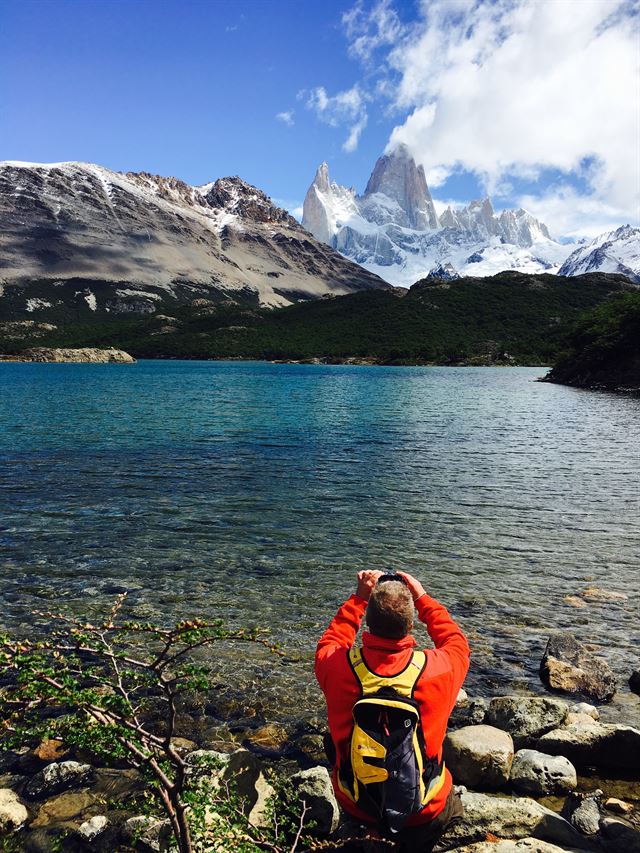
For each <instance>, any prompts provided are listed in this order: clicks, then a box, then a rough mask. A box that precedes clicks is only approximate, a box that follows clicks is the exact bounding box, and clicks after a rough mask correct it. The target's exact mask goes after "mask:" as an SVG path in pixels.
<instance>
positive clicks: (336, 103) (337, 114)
mask: <svg viewBox="0 0 640 853" xmlns="http://www.w3.org/2000/svg"><path fill="white" fill-rule="evenodd" d="M298 99H299V100H303V99H304V100H305V107H306V108H307V109H308V110H311V111H312V112H314V113H315V114H316V116H317V118H318V119H319V120H320V121H322V122H324V123H325V124H328V125H329V126H330V127H342V126H345V125H346V126H348V128H349V135H348V136H347V138H346V140H345V141H344V143H343V146H342V147H343V149H344V150H345V151H348V152H351V151H355V150H356V148H357V147H358V142H359V140H360V134H361V133H362V131H363V130H364V128H365V127H366V124H367V120H368V116H367V108H366V102H367V100H368V96H367V95H365V94H364V93H363V91H362V90H361V88H360V87H359V86H358V85H357V84H356V85H355V86H352V87H351V88H350V89H344V90H343V91H342V92H338V93H337V94H336V95H328V94H327V91H326V89H325V88H324V86H317V87H316V88H315V89H311V90H310V91H309V92H306V91H304V90H303V91H301V92H298Z"/></svg>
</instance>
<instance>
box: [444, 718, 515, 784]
mask: <svg viewBox="0 0 640 853" xmlns="http://www.w3.org/2000/svg"><path fill="white" fill-rule="evenodd" d="M444 760H445V763H446V765H447V767H448V768H449V770H450V771H451V773H452V775H453V778H454V779H455V781H456V782H457V783H459V784H462V785H469V786H470V787H479V788H489V789H492V788H500V787H501V786H502V785H504V784H505V783H506V782H507V781H508V779H509V771H510V770H511V762H512V761H513V741H512V739H511V736H510V735H509V734H507V732H503V731H501V730H500V729H496V728H494V727H493V726H466V727H465V728H462V729H458V730H457V731H455V732H449V734H448V735H447V737H446V739H445V742H444Z"/></svg>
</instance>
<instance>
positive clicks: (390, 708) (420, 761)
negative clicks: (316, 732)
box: [338, 647, 445, 833]
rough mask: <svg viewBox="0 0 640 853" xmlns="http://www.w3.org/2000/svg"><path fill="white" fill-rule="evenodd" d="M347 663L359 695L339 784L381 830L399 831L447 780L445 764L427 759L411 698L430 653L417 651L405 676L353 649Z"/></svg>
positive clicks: (418, 714) (415, 706) (405, 669)
mask: <svg viewBox="0 0 640 853" xmlns="http://www.w3.org/2000/svg"><path fill="white" fill-rule="evenodd" d="M349 663H350V665H351V668H352V670H353V672H354V674H355V676H356V678H357V679H358V682H359V684H360V689H361V696H360V699H358V701H357V702H356V703H355V705H354V706H353V729H352V731H351V738H350V741H349V755H348V756H347V758H346V761H344V762H343V763H342V764H341V765H340V770H339V773H338V785H339V787H340V790H341V791H342V792H343V793H344V794H345V795H346V796H348V797H349V799H351V800H352V801H353V802H354V803H355V804H356V805H357V806H358V807H359V808H360V809H362V811H364V812H366V813H367V814H368V815H370V816H371V817H374V818H375V819H376V820H377V822H378V823H379V825H380V826H381V828H383V829H388V830H389V831H390V832H392V833H396V832H399V831H400V830H401V829H402V828H403V827H404V825H405V823H406V821H407V819H408V818H409V817H410V816H411V815H412V814H415V813H417V812H419V811H421V810H422V809H423V808H424V807H425V806H426V804H427V803H428V802H429V800H431V799H432V798H433V797H434V796H435V795H436V794H437V792H438V791H439V790H440V789H441V787H442V785H443V784H444V781H445V772H444V763H443V762H437V760H435V759H431V760H430V759H428V758H427V753H426V749H425V743H424V737H423V733H422V726H421V722H420V709H419V707H418V703H417V702H415V700H414V699H413V693H414V690H415V686H416V684H417V682H418V679H419V678H420V676H421V674H422V672H423V670H424V668H425V666H426V655H425V653H424V652H419V651H414V652H413V655H412V656H411V659H410V661H409V663H408V664H407V666H406V667H405V668H404V669H403V670H402V672H399V673H397V675H392V676H382V675H377V674H376V673H375V672H372V671H371V670H370V669H369V668H368V666H367V664H366V662H365V660H364V657H363V655H362V652H361V651H360V650H359V649H356V648H355V647H354V648H352V649H350V651H349Z"/></svg>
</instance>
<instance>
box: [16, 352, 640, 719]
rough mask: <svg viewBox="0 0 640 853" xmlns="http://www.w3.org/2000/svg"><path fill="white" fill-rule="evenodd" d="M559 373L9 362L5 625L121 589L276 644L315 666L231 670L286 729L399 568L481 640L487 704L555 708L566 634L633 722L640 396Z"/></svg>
mask: <svg viewBox="0 0 640 853" xmlns="http://www.w3.org/2000/svg"><path fill="white" fill-rule="evenodd" d="M543 372H544V371H543V370H541V369H532V368H511V369H500V368H495V369H494V368H459V369H458V368H435V367H434V368H392V367H351V366H341V367H334V366H326V367H325V366H306V365H273V364H268V363H261V362H240V363H237V362H236V363H231V362H213V363H211V362H169V361H165V362H162V361H155V362H152V361H141V362H139V363H137V364H136V365H133V366H128V365H72V364H62V365H54V364H8V363H5V364H0V388H1V396H0V424H1V428H2V433H1V438H0V461H1V468H0V501H1V504H0V608H1V611H0V626H2V627H6V628H9V629H12V630H15V629H18V628H22V629H24V628H30V626H31V625H32V624H34V623H35V624H37V623H38V622H39V618H38V617H35V616H33V615H32V611H33V610H34V609H43V608H47V609H51V608H57V609H62V610H65V611H68V612H74V613H88V614H92V615H93V616H95V615H96V614H97V613H100V612H104V611H105V610H106V609H107V608H108V607H109V606H110V604H111V603H112V601H113V599H114V596H115V595H116V594H117V593H118V592H119V591H121V590H128V591H129V596H128V603H127V613H128V614H130V615H136V616H141V617H145V618H153V619H156V620H160V621H167V620H173V619H175V618H177V617H183V616H193V615H199V616H204V617H214V616H223V617H224V618H225V619H226V620H227V621H229V622H230V623H231V624H235V625H240V624H247V623H250V624H259V625H262V626H266V627H269V628H270V629H271V631H272V634H273V635H274V637H275V638H276V639H277V640H279V641H280V642H281V643H282V644H283V646H284V648H285V649H286V650H287V652H289V653H290V655H293V656H296V657H297V658H298V661H297V662H295V663H291V662H287V661H283V662H279V661H276V660H271V659H270V658H269V657H268V656H267V657H266V658H265V656H264V655H261V654H259V653H258V652H255V653H253V652H252V651H251V650H250V649H248V648H243V650H242V652H241V653H239V652H238V651H237V650H236V651H234V652H233V653H231V654H227V653H223V654H222V658H221V660H222V662H221V667H222V672H223V674H225V673H226V678H227V679H229V680H231V681H232V682H233V683H234V684H238V685H245V686H246V685H251V687H252V689H255V691H256V695H257V694H258V693H259V694H260V695H261V696H262V697H263V700H261V701H264V702H265V703H266V705H265V707H268V708H270V713H272V714H273V713H276V714H278V713H279V715H280V716H281V717H282V718H285V717H286V716H287V715H288V714H295V713H301V712H303V711H307V710H310V709H313V708H317V707H318V704H319V693H318V691H317V688H316V686H315V684H314V681H313V676H312V672H311V668H312V659H313V649H314V647H315V643H316V641H317V639H318V636H319V634H320V633H321V631H322V630H323V629H324V627H325V626H326V624H327V623H328V621H329V619H330V617H331V615H332V614H333V612H334V611H335V609H336V608H337V607H338V605H339V604H340V603H341V601H342V600H343V599H344V598H346V597H347V595H348V594H349V593H350V592H351V591H352V590H353V589H354V586H355V584H354V579H355V573H356V572H357V571H358V570H359V569H362V568H370V567H375V568H383V567H388V566H390V567H393V568H396V569H405V570H408V571H409V572H411V573H413V574H415V575H416V576H417V577H419V578H420V579H421V580H422V581H423V582H424V584H425V586H426V587H427V589H428V590H429V592H430V593H431V594H433V595H434V596H436V597H437V598H439V599H440V600H442V601H443V602H444V603H445V604H446V605H447V606H448V607H449V609H450V610H451V612H452V613H453V615H454V616H455V617H456V618H457V619H458V621H459V622H460V624H461V625H462V627H463V628H464V630H465V632H466V633H467V635H468V636H469V638H470V641H471V644H472V648H473V665H472V670H471V673H470V675H469V678H468V682H467V688H468V690H469V692H470V693H471V694H474V695H491V694H497V693H504V692H507V691H517V692H528V691H534V692H540V691H541V690H542V688H541V686H540V683H539V679H538V675H537V670H538V666H539V662H540V658H541V655H542V652H543V649H544V646H545V643H546V641H547V639H548V637H549V635H550V634H551V633H553V632H554V631H557V630H559V629H568V630H571V631H573V632H574V633H576V635H577V636H578V637H580V638H581V639H583V640H584V641H586V642H589V643H592V644H594V646H596V647H597V648H598V650H600V651H601V653H602V654H603V655H604V656H605V657H606V659H607V660H608V661H609V663H610V664H611V666H612V667H613V668H614V670H615V671H616V673H617V675H618V677H619V679H620V683H621V692H620V694H619V697H618V699H617V700H616V702H615V703H614V705H613V706H612V707H611V708H610V709H609V710H608V715H609V717H610V718H614V719H615V718H619V719H622V718H624V719H625V720H627V721H630V722H634V721H635V722H638V721H639V720H640V711H639V710H638V708H639V705H640V701H639V700H638V699H637V697H634V696H633V695H632V694H630V693H629V692H628V688H627V686H626V682H627V679H628V677H629V674H630V672H631V671H632V670H633V669H634V668H637V667H638V665H639V658H640V618H639V617H640V611H639V593H640V579H639V574H638V566H639V559H640V512H639V510H640V400H638V399H634V398H629V397H624V396H614V395H607V394H599V393H591V392H586V391H579V390H575V389H570V388H565V387H561V386H556V385H548V384H541V383H537V382H536V381H535V379H536V378H537V377H539V376H540V375H542V373H543ZM590 588H596V591H595V592H594V591H593V589H591V591H589V590H590ZM585 591H586V595H583V594H584V593H585ZM218 654H219V653H218ZM264 697H266V698H264Z"/></svg>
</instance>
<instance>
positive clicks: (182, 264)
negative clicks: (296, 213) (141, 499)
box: [0, 162, 385, 319]
mask: <svg viewBox="0 0 640 853" xmlns="http://www.w3.org/2000/svg"><path fill="white" fill-rule="evenodd" d="M381 287H385V284H384V283H383V282H382V281H380V280H379V279H378V278H376V277H375V276H373V275H372V274H370V273H368V272H367V271H365V270H363V269H361V268H359V267H358V266H356V265H355V264H353V263H350V262H349V261H347V260H345V259H344V258H343V257H341V256H340V255H338V254H337V253H336V252H334V251H332V250H331V249H330V248H328V247H327V246H326V245H325V244H323V243H321V242H319V241H317V240H315V239H313V238H312V237H311V236H310V235H309V234H308V233H307V232H306V231H305V230H304V229H303V228H302V227H301V226H300V224H299V223H298V222H296V220H295V219H293V217H291V216H290V215H289V214H288V213H287V212H286V211H284V210H282V209H281V208H278V207H276V206H275V205H274V204H272V202H271V200H270V199H269V198H267V196H266V195H265V194H264V193H262V192H261V191H260V190H258V189H256V188H255V187H252V186H250V185H249V184H247V183H245V182H244V181H242V180H241V179H240V178H221V179H219V180H217V181H214V182H212V183H210V184H207V185H205V186H202V187H191V186H189V185H187V184H185V183H183V182H182V181H179V180H177V179H176V178H163V177H159V176H156V175H150V174H148V173H145V172H142V173H139V174H136V173H127V174H121V173H116V172H112V171H109V170H108V169H104V168H102V167H101V166H96V165H92V164H87V163H59V164H50V165H43V164H27V163H12V162H6V163H2V164H0V289H1V290H2V295H1V296H0V316H4V317H5V318H9V317H10V318H11V319H18V318H25V317H28V318H31V319H34V318H35V317H40V318H45V317H46V318H48V319H53V318H55V317H56V316H60V315H61V314H62V315H64V314H65V312H67V313H68V312H69V311H70V312H72V313H73V314H74V315H76V316H77V315H80V316H83V315H90V314H91V313H95V312H98V313H112V314H113V313H116V314H118V313H120V314H122V313H125V314H126V313H131V312H134V313H152V312H153V311H154V310H155V308H156V306H157V304H158V303H159V302H160V301H163V300H166V299H173V300H175V301H178V302H190V301H192V300H193V299H197V298H205V299H212V300H213V301H217V300H219V299H225V298H233V299H243V300H245V301H247V300H248V301H252V302H255V303H260V304H264V305H271V306H274V305H286V304H290V303H291V302H294V301H297V300H299V299H311V298H317V297H320V296H324V295H327V294H344V293H350V292H353V291H357V290H360V289H362V288H365V289H366V288H381Z"/></svg>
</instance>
